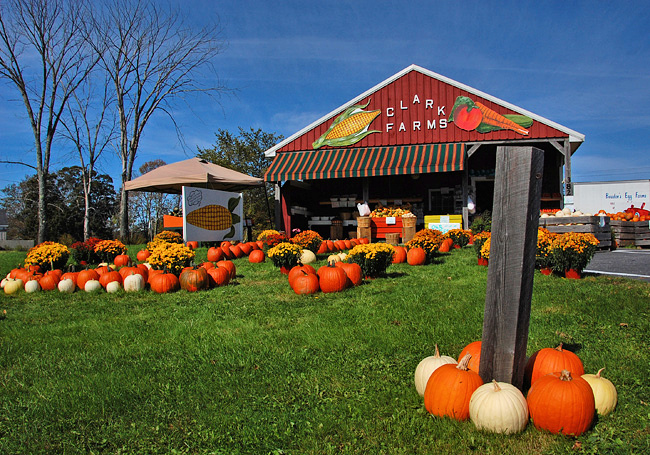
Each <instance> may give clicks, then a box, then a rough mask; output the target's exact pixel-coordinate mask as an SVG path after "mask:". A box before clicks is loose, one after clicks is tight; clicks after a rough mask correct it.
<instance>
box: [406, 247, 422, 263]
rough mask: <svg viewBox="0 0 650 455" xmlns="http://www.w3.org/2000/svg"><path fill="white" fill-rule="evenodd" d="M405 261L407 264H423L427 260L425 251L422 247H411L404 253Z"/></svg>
mask: <svg viewBox="0 0 650 455" xmlns="http://www.w3.org/2000/svg"><path fill="white" fill-rule="evenodd" d="M406 262H408V263H409V265H424V264H425V263H426V262H427V253H426V252H425V251H424V249H423V248H420V247H418V248H411V249H410V250H409V251H408V253H406Z"/></svg>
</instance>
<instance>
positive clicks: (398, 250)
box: [392, 245, 406, 264]
mask: <svg viewBox="0 0 650 455" xmlns="http://www.w3.org/2000/svg"><path fill="white" fill-rule="evenodd" d="M393 249H394V250H395V254H394V255H393V261H392V263H393V264H402V263H404V262H406V248H404V247H403V246H399V245H397V246H394V247H393Z"/></svg>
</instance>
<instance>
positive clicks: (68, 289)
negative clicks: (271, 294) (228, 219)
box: [0, 260, 236, 294]
mask: <svg viewBox="0 0 650 455" xmlns="http://www.w3.org/2000/svg"><path fill="white" fill-rule="evenodd" d="M235 275H236V267H235V264H234V263H233V262H232V261H230V260H220V261H218V262H217V263H216V264H213V263H212V262H205V263H203V264H201V265H200V266H198V267H186V268H185V269H183V271H182V272H181V273H180V275H179V276H176V275H174V274H173V273H168V272H166V271H164V270H153V269H151V266H150V265H149V264H146V263H145V264H138V265H135V266H131V265H125V266H122V267H117V266H114V265H111V266H109V265H108V264H101V265H100V266H99V267H97V268H94V269H91V268H89V269H85V270H82V271H80V272H65V273H64V272H63V271H62V270H60V269H55V270H49V271H47V272H45V273H44V274H41V273H39V272H38V270H37V269H36V268H32V269H31V270H27V269H24V268H16V269H13V270H11V272H9V274H8V275H7V276H6V277H5V278H4V279H3V280H2V282H1V283H0V287H2V288H3V289H4V292H5V294H14V293H16V292H18V291H20V290H23V289H24V290H25V292H28V293H32V292H38V291H51V290H54V289H58V290H59V292H64V293H72V292H75V291H76V290H82V291H86V292H94V291H99V290H102V289H104V290H106V291H107V292H109V293H114V292H117V291H119V290H121V289H124V291H126V292H137V291H142V290H144V289H145V288H146V287H147V286H148V287H149V288H150V289H151V290H152V291H154V292H157V293H159V294H162V293H167V292H173V291H177V290H179V289H185V290H187V291H191V292H192V291H197V290H199V289H207V288H209V287H215V286H224V285H226V284H228V283H229V282H230V280H232V279H233V278H234V277H235Z"/></svg>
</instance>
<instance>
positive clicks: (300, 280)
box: [289, 267, 320, 295]
mask: <svg viewBox="0 0 650 455" xmlns="http://www.w3.org/2000/svg"><path fill="white" fill-rule="evenodd" d="M294 268H295V267H294ZM292 270H293V269H292ZM289 284H290V285H291V289H293V292H295V293H296V294H298V295H304V294H315V293H316V292H318V291H319V289H320V286H319V283H318V276H317V275H316V274H314V273H308V272H305V271H304V270H300V271H299V274H298V275H296V276H295V277H294V278H293V280H292V281H290V282H289Z"/></svg>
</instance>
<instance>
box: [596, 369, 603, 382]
mask: <svg viewBox="0 0 650 455" xmlns="http://www.w3.org/2000/svg"><path fill="white" fill-rule="evenodd" d="M604 369H605V367H603V368H601V369H600V370H598V373H596V377H597V378H598V379H600V372H601V371H603V370H604Z"/></svg>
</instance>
